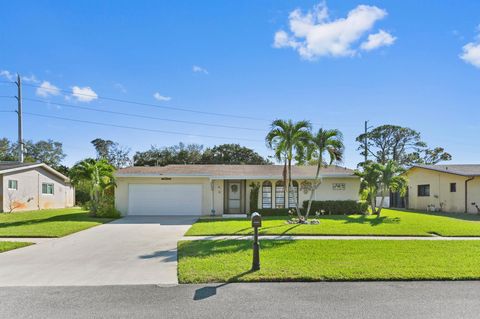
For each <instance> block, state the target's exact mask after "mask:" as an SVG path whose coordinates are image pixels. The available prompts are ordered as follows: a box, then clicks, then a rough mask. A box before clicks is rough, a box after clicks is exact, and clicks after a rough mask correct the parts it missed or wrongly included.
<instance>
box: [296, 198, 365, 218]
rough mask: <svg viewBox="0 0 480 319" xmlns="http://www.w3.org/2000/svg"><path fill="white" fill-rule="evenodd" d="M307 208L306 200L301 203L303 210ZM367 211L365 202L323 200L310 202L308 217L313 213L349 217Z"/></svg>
mask: <svg viewBox="0 0 480 319" xmlns="http://www.w3.org/2000/svg"><path fill="white" fill-rule="evenodd" d="M307 207H308V200H306V201H304V202H303V208H304V209H305V210H306V209H307ZM367 211H368V203H367V202H366V201H358V202H357V201H355V200H325V201H312V208H311V209H310V215H312V216H314V215H315V212H323V213H324V214H326V215H342V214H343V215H351V214H365V213H366V212H367Z"/></svg>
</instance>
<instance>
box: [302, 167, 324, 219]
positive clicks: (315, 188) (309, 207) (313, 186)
mask: <svg viewBox="0 0 480 319" xmlns="http://www.w3.org/2000/svg"><path fill="white" fill-rule="evenodd" d="M320 165H321V161H320V160H319V162H318V164H317V173H316V175H315V181H314V184H313V185H312V189H311V191H310V198H309V199H308V207H307V212H306V213H305V220H308V215H309V214H310V209H311V208H312V201H313V196H314V195H315V191H316V190H317V188H318V184H317V183H318V176H319V175H320Z"/></svg>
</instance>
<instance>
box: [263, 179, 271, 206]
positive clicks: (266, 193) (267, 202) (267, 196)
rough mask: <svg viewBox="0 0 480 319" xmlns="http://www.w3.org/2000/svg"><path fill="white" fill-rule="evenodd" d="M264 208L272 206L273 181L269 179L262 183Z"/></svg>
mask: <svg viewBox="0 0 480 319" xmlns="http://www.w3.org/2000/svg"><path fill="white" fill-rule="evenodd" d="M262 208H272V183H271V182H269V181H265V182H263V184H262Z"/></svg>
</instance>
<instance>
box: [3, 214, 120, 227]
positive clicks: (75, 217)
mask: <svg viewBox="0 0 480 319" xmlns="http://www.w3.org/2000/svg"><path fill="white" fill-rule="evenodd" d="M9 216H11V215H9ZM109 221H112V219H111V218H97V217H91V216H88V214H87V213H73V214H64V215H56V216H51V217H48V218H39V219H26V220H14V221H11V222H9V221H2V220H0V228H6V227H17V226H31V225H37V224H43V223H50V222H98V223H107V222H109Z"/></svg>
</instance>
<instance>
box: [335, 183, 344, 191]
mask: <svg viewBox="0 0 480 319" xmlns="http://www.w3.org/2000/svg"><path fill="white" fill-rule="evenodd" d="M332 189H333V190H334V191H344V190H345V183H333V184H332Z"/></svg>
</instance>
